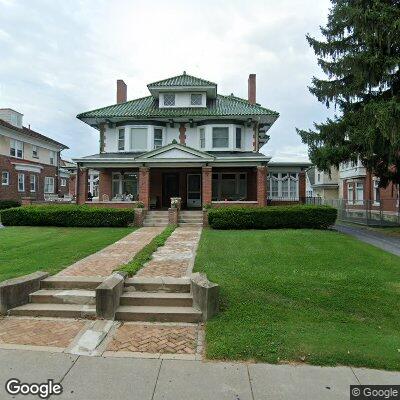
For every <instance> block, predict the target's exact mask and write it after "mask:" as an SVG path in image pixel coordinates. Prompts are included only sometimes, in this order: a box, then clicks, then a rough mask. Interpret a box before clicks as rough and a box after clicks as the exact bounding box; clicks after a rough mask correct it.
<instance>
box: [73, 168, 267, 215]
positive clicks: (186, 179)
mask: <svg viewBox="0 0 400 400" xmlns="http://www.w3.org/2000/svg"><path fill="white" fill-rule="evenodd" d="M79 174H80V179H79V181H80V183H81V185H80V190H79V195H78V203H79V204H83V203H90V204H93V205H94V204H96V205H98V206H108V207H116V208H121V207H130V206H131V207H134V206H136V205H137V202H141V203H143V205H144V208H146V209H154V210H163V209H164V210H167V209H168V208H169V207H170V206H171V198H175V197H179V198H181V207H182V209H188V210H195V209H201V208H202V207H203V206H204V205H207V204H210V205H211V204H212V205H213V206H216V207H221V206H227V205H241V206H265V205H266V197H267V193H266V191H267V186H266V185H267V181H266V174H267V168H266V166H263V165H258V166H252V167H248V166H246V167H219V166H218V167H214V166H207V165H205V166H196V167H194V166H193V167H183V168H178V167H161V168H160V167H138V168H124V169H121V168H118V169H117V168H102V169H100V170H99V197H98V199H93V200H92V201H90V202H89V201H88V198H87V193H88V190H87V187H85V185H84V183H85V182H86V181H87V179H86V177H85V174H87V170H85V169H80V172H79ZM84 193H85V195H84Z"/></svg>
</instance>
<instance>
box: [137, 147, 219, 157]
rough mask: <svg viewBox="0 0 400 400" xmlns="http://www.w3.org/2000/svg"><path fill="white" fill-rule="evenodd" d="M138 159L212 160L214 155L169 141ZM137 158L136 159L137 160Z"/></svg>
mask: <svg viewBox="0 0 400 400" xmlns="http://www.w3.org/2000/svg"><path fill="white" fill-rule="evenodd" d="M139 158H140V159H143V160H146V161H149V160H158V159H164V160H165V159H169V160H174V161H177V160H182V161H188V160H196V161H213V160H214V157H213V156H212V155H210V154H208V153H205V152H203V151H199V150H196V149H193V148H191V147H188V146H184V145H181V144H178V143H171V144H168V145H166V146H163V147H160V148H158V149H155V150H152V151H149V152H148V153H145V154H142V155H141V156H140V157H139ZM139 158H138V159H137V161H139Z"/></svg>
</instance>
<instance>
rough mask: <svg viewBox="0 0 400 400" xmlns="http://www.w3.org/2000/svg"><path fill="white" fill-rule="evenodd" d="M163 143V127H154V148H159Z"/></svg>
mask: <svg viewBox="0 0 400 400" xmlns="http://www.w3.org/2000/svg"><path fill="white" fill-rule="evenodd" d="M162 144H163V130H162V129H161V128H154V148H155V149H159V148H160V147H162Z"/></svg>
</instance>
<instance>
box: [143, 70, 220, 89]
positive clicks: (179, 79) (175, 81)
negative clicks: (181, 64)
mask: <svg viewBox="0 0 400 400" xmlns="http://www.w3.org/2000/svg"><path fill="white" fill-rule="evenodd" d="M147 86H148V87H154V86H157V87H171V86H217V84H216V83H214V82H210V81H206V80H205V79H201V78H196V77H195V76H192V75H188V74H187V73H186V72H184V73H183V74H182V75H177V76H173V77H172V78H167V79H163V80H161V81H157V82H153V83H149V84H148V85H147Z"/></svg>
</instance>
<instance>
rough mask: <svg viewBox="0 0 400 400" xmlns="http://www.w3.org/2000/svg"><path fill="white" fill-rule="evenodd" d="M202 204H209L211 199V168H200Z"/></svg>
mask: <svg viewBox="0 0 400 400" xmlns="http://www.w3.org/2000/svg"><path fill="white" fill-rule="evenodd" d="M202 199H203V201H202V204H203V205H204V204H210V203H211V199H212V168H211V167H203V168H202Z"/></svg>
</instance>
